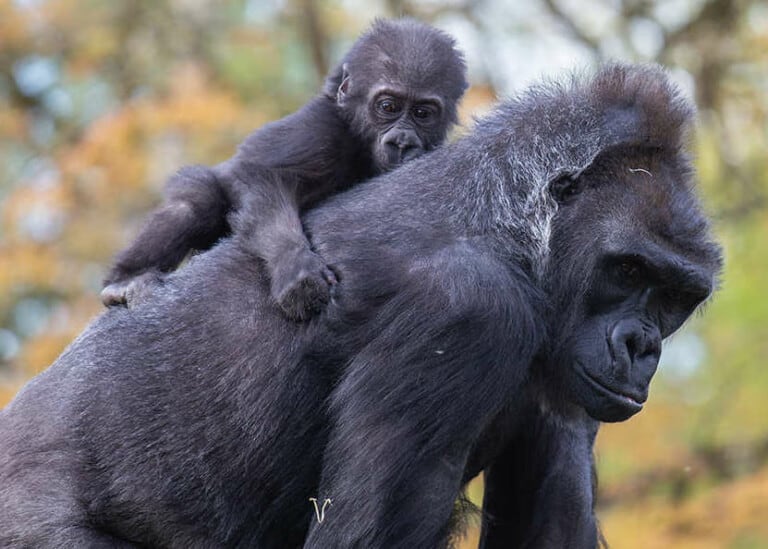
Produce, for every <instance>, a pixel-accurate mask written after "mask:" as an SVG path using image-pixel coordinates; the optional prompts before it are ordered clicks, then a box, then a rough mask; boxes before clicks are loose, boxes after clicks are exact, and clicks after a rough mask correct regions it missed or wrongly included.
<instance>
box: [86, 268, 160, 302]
mask: <svg viewBox="0 0 768 549" xmlns="http://www.w3.org/2000/svg"><path fill="white" fill-rule="evenodd" d="M162 283H163V277H162V275H161V274H160V273H158V272H156V271H147V272H145V273H142V274H140V275H137V276H135V277H133V278H126V279H125V280H120V281H118V282H112V283H111V284H107V285H106V286H104V289H103V290H101V302H102V303H103V304H104V305H105V306H107V307H114V306H117V305H124V306H126V307H129V308H130V307H133V306H135V305H137V304H138V303H141V302H143V301H146V300H147V299H149V297H150V296H151V295H152V294H153V293H154V291H155V290H156V289H157V288H158V287H159V286H160V285H162Z"/></svg>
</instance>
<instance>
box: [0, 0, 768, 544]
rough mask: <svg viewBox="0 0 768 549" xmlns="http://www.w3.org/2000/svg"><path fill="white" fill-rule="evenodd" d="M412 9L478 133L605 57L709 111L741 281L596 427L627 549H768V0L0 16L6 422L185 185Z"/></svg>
mask: <svg viewBox="0 0 768 549" xmlns="http://www.w3.org/2000/svg"><path fill="white" fill-rule="evenodd" d="M403 14H405V15H412V16H415V17H418V18H419V19H422V20H425V21H428V22H431V23H433V24H435V25H436V26H438V27H440V28H443V29H444V30H446V31H448V32H450V33H451V34H453V35H454V36H455V37H456V38H457V39H458V41H459V45H460V47H461V48H462V49H463V50H464V51H465V53H466V56H467V61H468V65H469V70H470V78H471V81H472V88H471V89H470V90H469V92H468V94H467V97H466V98H465V100H464V103H463V108H462V120H463V122H464V124H465V126H471V124H472V117H473V116H476V115H480V114H482V113H483V112H484V111H485V110H487V109H488V108H489V106H490V105H491V104H492V103H493V102H494V101H495V100H496V99H497V98H499V97H504V96H505V95H509V94H513V93H515V91H517V90H520V89H523V88H524V87H525V86H526V85H527V84H529V83H530V82H532V81H534V80H536V79H538V78H540V77H541V76H543V75H557V74H560V73H562V72H563V71H564V70H567V69H570V68H574V67H583V66H594V65H595V64H596V63H599V62H600V61H602V60H604V59H609V58H618V59H624V60H640V61H658V62H661V63H663V64H665V65H666V66H668V67H669V68H670V69H671V71H672V73H673V75H674V78H675V79H676V80H677V81H678V82H679V83H680V84H681V85H682V86H683V87H684V89H685V90H686V91H687V92H688V93H689V94H690V95H691V96H693V97H695V100H696V102H697V103H698V105H699V108H700V115H701V116H700V124H699V128H698V132H697V134H696V137H695V140H694V143H693V146H694V150H695V154H696V157H697V167H698V169H699V174H700V180H701V194H702V198H703V202H704V204H705V207H706V209H707V211H708V212H709V213H710V214H711V215H712V216H713V219H714V220H715V230H716V233H717V235H718V237H719V238H720V239H721V241H722V242H723V244H724V247H725V255H726V270H725V274H724V276H723V278H722V281H721V289H720V291H719V293H718V294H717V295H716V296H715V298H714V299H713V300H712V301H711V303H710V304H709V305H708V307H707V310H706V315H699V316H697V317H696V318H695V319H693V320H692V321H691V322H689V323H688V325H687V326H686V327H685V329H684V330H682V331H681V332H680V333H678V334H677V335H675V336H674V337H673V338H672V339H671V340H670V341H668V342H667V343H666V344H665V350H664V353H663V359H662V366H661V368H660V370H659V373H658V374H657V375H656V378H655V380H654V382H653V386H652V394H651V399H650V401H649V404H648V405H647V407H646V409H645V410H644V411H643V412H642V413H641V414H639V415H638V416H637V417H635V418H632V419H631V420H630V421H628V422H626V423H622V424H618V425H608V426H605V427H604V428H603V429H602V430H601V433H600V435H599V440H598V449H597V454H598V457H597V459H598V466H599V471H600V479H601V485H600V497H599V500H600V504H599V510H598V511H599V516H600V519H601V522H602V525H603V529H604V532H605V535H606V537H607V539H608V541H609V542H612V545H613V546H614V547H617V548H625V547H638V548H640V547H642V548H654V547H675V548H686V547H695V548H709V547H712V548H715V547H718V548H719V547H727V548H734V549H735V548H739V549H742V548H743V549H747V548H765V547H768V366H766V359H767V358H768V299H767V298H766V291H765V285H766V283H768V278H767V277H766V273H767V272H768V245H767V244H766V241H767V240H768V202H767V199H768V153H767V152H766V151H768V121H767V118H766V111H767V110H768V4H767V3H766V2H764V1H758V0H663V1H661V0H660V1H653V0H531V1H528V2H491V1H483V0H454V1H447V2H438V1H432V0H423V1H415V0H413V1H407V0H379V1H367V0H366V1H363V0H327V1H326V0H238V1H218V2H214V1H213V0H134V1H130V2H115V1H112V0H0V406H4V405H5V404H6V403H7V402H8V401H9V400H10V399H11V398H12V397H13V395H14V393H15V392H16V391H17V390H18V389H19V387H20V386H21V385H22V384H23V383H24V382H25V381H26V380H27V379H29V378H30V377H31V376H34V375H35V374H36V373H38V372H40V371H41V370H42V369H44V368H45V367H46V366H48V365H49V364H50V363H51V362H52V361H53V360H54V359H55V358H56V356H57V355H58V354H59V353H60V352H61V351H62V350H63V348H64V347H65V346H66V345H67V343H68V342H70V341H71V340H72V339H73V337H75V336H76V335H77V334H78V333H79V332H80V330H81V329H82V328H83V327H84V325H85V324H86V323H87V322H88V321H89V319H90V318H92V317H93V316H94V315H96V314H98V313H99V311H100V310H101V305H100V301H99V297H98V291H99V289H100V282H101V278H102V276H103V275H104V272H105V269H106V266H107V265H108V263H109V261H110V257H111V256H112V255H113V254H114V253H115V252H116V251H117V250H118V249H120V248H121V247H123V246H124V245H126V244H127V243H128V241H129V240H130V238H131V237H132V236H133V235H134V234H135V233H136V230H137V227H138V224H139V223H140V222H141V220H142V218H143V215H144V214H145V213H146V212H147V210H148V209H149V208H151V207H152V206H153V205H155V204H157V202H158V200H159V192H160V190H161V188H162V185H163V182H164V180H165V179H166V177H167V176H168V175H169V174H170V173H172V172H173V171H174V170H176V169H177V168H179V167H180V166H182V165H185V164H190V163H216V162H219V161H221V160H224V159H225V158H227V157H229V156H230V155H231V154H232V153H233V151H234V149H235V147H236V145H237V144H238V143H239V142H240V141H241V140H242V139H243V138H244V137H245V136H246V135H247V133H249V132H250V131H251V130H252V129H254V128H256V127H258V126H259V125H261V124H263V123H265V122H267V121H269V120H273V119H276V118H279V117H282V116H284V115H285V114H287V113H290V112H291V111H293V110H295V109H296V108H297V107H299V106H300V105H302V104H303V103H304V102H305V101H306V100H307V99H308V98H309V97H310V96H311V95H312V94H313V93H315V92H316V91H317V90H318V89H319V86H320V84H321V82H322V77H323V75H324V74H325V73H326V72H327V71H328V69H329V68H330V67H331V66H332V65H333V64H334V63H335V62H336V61H338V60H339V59H340V57H341V55H342V54H343V53H344V51H345V50H346V49H347V48H348V47H349V45H350V44H351V42H352V41H353V40H354V39H355V37H356V36H357V35H358V34H359V33H360V32H361V31H362V30H363V29H365V28H366V26H367V25H368V24H369V23H370V21H371V19H372V18H373V17H375V16H395V15H403ZM0 444H2V441H0ZM480 483H481V479H480V480H477V481H476V482H474V483H473V484H472V486H471V488H470V492H471V495H472V497H473V498H475V499H476V500H478V498H479V497H480V494H481V493H482V490H481V485H480ZM476 543H477V542H476V531H475V530H472V531H471V532H470V533H469V537H468V538H467V539H466V540H465V544H464V546H466V547H474V546H476Z"/></svg>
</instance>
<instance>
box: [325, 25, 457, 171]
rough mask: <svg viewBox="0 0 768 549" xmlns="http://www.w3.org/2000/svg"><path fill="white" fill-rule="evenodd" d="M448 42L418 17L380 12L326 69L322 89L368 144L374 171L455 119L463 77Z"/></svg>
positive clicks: (421, 147) (439, 138)
mask: <svg viewBox="0 0 768 549" xmlns="http://www.w3.org/2000/svg"><path fill="white" fill-rule="evenodd" d="M455 46H456V44H455V42H454V40H453V38H451V37H450V36H448V35H447V34H445V33H444V32H441V31H439V30H437V29H434V28H432V27H429V26H427V25H424V24H422V23H418V22H416V21H412V20H407V19H406V20H398V21H383V20H380V21H377V22H375V23H374V24H373V26H372V27H371V29H370V30H369V31H368V32H367V33H366V34H364V35H363V36H362V37H361V38H360V39H358V40H357V42H355V44H354V45H353V46H352V49H351V50H350V52H349V53H348V54H347V56H346V57H345V58H344V60H343V61H342V62H341V64H340V65H339V67H338V68H337V69H336V70H335V71H334V72H333V73H332V74H331V75H330V76H329V78H328V81H327V83H326V93H327V94H328V95H330V96H331V97H333V98H335V100H336V103H337V105H338V106H339V108H340V109H341V111H342V113H343V116H344V117H345V118H346V119H347V120H348V121H349V123H350V126H351V127H352V129H353V132H354V133H355V134H356V135H357V136H358V137H359V138H360V139H362V140H363V142H365V143H367V144H368V147H369V149H368V150H369V151H370V152H371V157H372V161H373V164H374V166H375V167H376V169H377V170H378V171H387V170H391V169H393V168H395V167H397V166H399V165H400V164H402V163H403V162H406V161H408V160H411V159H413V158H416V157H418V156H419V155H421V154H422V153H424V152H426V151H429V150H432V149H434V148H435V147H437V146H438V145H440V144H441V143H442V142H443V141H444V140H445V137H446V134H447V132H448V129H449V128H450V127H451V125H452V124H454V123H456V104H457V103H458V100H459V99H460V98H461V96H462V94H463V93H464V91H465V90H466V88H467V85H468V84H467V80H466V76H465V73H466V68H465V64H464V58H463V56H462V54H461V53H460V52H459V51H458V50H457V49H456V47H455Z"/></svg>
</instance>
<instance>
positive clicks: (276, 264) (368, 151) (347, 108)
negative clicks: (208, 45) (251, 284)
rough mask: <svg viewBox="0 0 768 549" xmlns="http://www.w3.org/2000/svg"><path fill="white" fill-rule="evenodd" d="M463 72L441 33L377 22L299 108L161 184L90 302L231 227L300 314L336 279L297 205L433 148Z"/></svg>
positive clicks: (452, 109)
mask: <svg viewBox="0 0 768 549" xmlns="http://www.w3.org/2000/svg"><path fill="white" fill-rule="evenodd" d="M465 73H466V70H465V65H464V60H463V57H462V55H461V53H459V52H458V51H457V50H456V49H455V45H454V41H453V39H452V38H450V37H449V36H448V35H446V34H445V33H443V32H440V31H438V30H437V29H434V28H432V27H429V26H427V25H424V24H421V23H418V22H415V21H412V20H400V21H383V20H381V21H377V22H376V23H374V25H373V26H372V27H371V29H370V30H369V31H368V32H367V33H366V34H364V35H363V36H362V37H361V38H360V39H358V40H357V42H356V43H355V44H354V45H353V47H352V49H351V51H350V52H349V53H348V54H347V55H346V57H345V58H344V60H343V61H342V63H340V64H339V66H338V67H337V68H336V69H335V70H334V71H333V72H332V73H331V74H330V75H329V76H328V79H327V82H326V85H325V88H324V90H323V93H321V94H320V95H318V96H317V97H315V98H314V99H313V100H311V101H310V102H309V103H308V104H307V105H305V106H304V107H303V108H302V109H301V110H299V111H298V112H296V113H294V114H292V115H290V116H288V117H286V118H283V119H282V120H279V121H277V122H274V123H271V124H267V125H266V126H264V127H263V128H260V129H259V130H257V131H256V132H254V133H253V134H252V135H250V136H249V137H248V138H247V139H246V140H245V142H244V143H243V144H242V145H241V146H240V148H239V150H238V152H237V154H236V155H235V156H234V157H233V158H232V159H230V160H229V161H227V162H224V163H223V164H220V165H218V166H216V167H214V168H207V167H204V166H194V167H188V168H184V169H182V170H181V171H179V173H178V174H176V175H175V176H174V177H173V178H172V179H171V180H170V181H169V183H168V185H167V187H166V193H165V194H166V200H165V204H164V205H163V206H162V207H161V208H160V209H158V210H157V211H155V212H154V213H153V214H152V215H151V216H150V218H149V220H148V221H147V223H146V224H145V226H144V227H143V229H142V231H141V233H140V234H139V236H138V237H137V238H136V240H135V241H134V242H133V243H132V244H131V245H130V246H129V247H128V248H127V249H125V250H123V251H122V252H121V253H120V254H118V256H117V258H116V260H115V264H114V266H113V267H112V268H111V270H110V272H109V274H108V275H107V277H106V280H105V288H104V290H103V292H102V300H103V301H104V303H105V304H106V305H116V304H124V303H131V304H135V303H136V302H138V301H140V299H139V298H143V297H144V296H145V295H147V294H151V293H152V291H153V290H152V288H151V285H156V283H157V282H159V281H161V280H162V277H161V276H160V275H161V273H165V272H168V271H171V270H173V269H174V268H176V266H177V265H178V264H179V262H181V260H182V259H184V257H186V255H187V254H188V253H189V251H190V250H191V249H197V250H205V249H207V248H209V247H210V246H212V245H213V244H214V243H215V242H216V241H217V240H218V239H219V238H221V237H222V236H224V235H226V234H227V233H228V232H229V229H230V223H232V224H234V225H235V228H236V230H238V231H239V232H240V233H241V234H243V235H247V237H248V238H247V240H246V241H245V245H246V246H247V248H248V249H249V250H251V251H252V252H253V253H254V254H255V255H256V256H257V257H259V258H262V259H264V260H265V261H266V265H267V269H268V270H269V274H270V279H271V282H272V286H271V293H272V296H273V298H274V299H275V300H276V301H277V303H279V304H280V305H281V307H282V309H283V310H284V312H285V313H286V315H287V316H288V317H289V318H292V319H294V320H303V319H306V318H307V317H309V316H310V315H311V314H313V313H315V312H317V311H318V310H319V309H320V308H321V307H322V306H323V305H324V304H325V303H326V302H327V301H328V298H329V292H330V287H331V286H333V285H334V284H335V283H336V277H335V274H334V273H333V270H332V269H331V268H330V267H329V266H328V265H327V264H326V261H325V260H324V259H323V258H322V257H321V256H319V255H318V254H317V253H316V252H315V251H314V250H312V247H311V245H310V243H309V242H308V241H307V238H306V236H305V235H304V231H303V229H302V226H301V221H300V219H299V213H300V211H303V210H307V209H308V208H311V207H312V206H313V205H315V204H316V203H317V202H318V201H320V200H322V199H324V198H326V197H327V196H329V195H331V194H333V193H337V192H339V191H341V190H343V189H345V188H348V187H350V186H351V185H353V184H355V183H358V182H360V181H362V180H364V179H368V178H370V177H372V176H374V175H377V174H379V173H382V172H383V171H388V170H390V169H393V168H395V167H397V166H399V165H400V164H402V163H403V162H405V161H408V160H411V159H413V158H416V157H418V156H420V155H421V154H422V153H424V152H426V151H429V150H432V149H434V148H435V147H437V146H438V145H440V144H441V143H442V142H443V141H444V140H445V137H446V133H447V131H448V129H449V128H450V127H451V125H452V124H454V123H455V122H456V104H457V103H458V101H459V99H460V98H461V96H462V94H463V93H464V90H465V89H466V87H467V82H466V76H465ZM385 101H386V102H387V103H384V102H385ZM382 105H384V106H382ZM385 109H386V110H385ZM148 286H149V287H148Z"/></svg>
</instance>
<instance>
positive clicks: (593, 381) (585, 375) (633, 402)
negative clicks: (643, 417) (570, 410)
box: [576, 365, 643, 415]
mask: <svg viewBox="0 0 768 549" xmlns="http://www.w3.org/2000/svg"><path fill="white" fill-rule="evenodd" d="M576 371H577V372H578V374H579V375H580V376H581V378H582V379H583V380H584V381H586V382H587V385H589V386H590V387H591V388H592V390H594V391H595V392H596V393H598V394H600V395H602V396H603V397H604V398H606V399H608V400H609V401H611V402H613V403H614V404H618V405H619V406H622V407H623V408H626V409H627V411H631V412H632V413H631V414H630V415H634V414H636V413H637V412H639V411H640V410H642V409H643V403H642V402H640V401H639V400H638V399H636V398H635V397H632V396H630V395H628V394H626V393H623V392H621V391H618V390H616V389H612V388H610V387H608V386H607V385H605V384H604V383H603V382H602V381H600V380H599V379H597V378H596V377H594V376H593V375H591V374H590V373H589V371H587V369H586V368H585V367H583V366H581V365H579V366H578V368H576Z"/></svg>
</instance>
